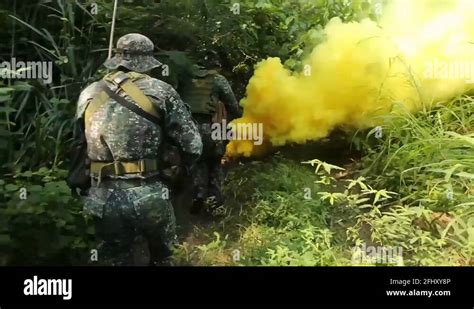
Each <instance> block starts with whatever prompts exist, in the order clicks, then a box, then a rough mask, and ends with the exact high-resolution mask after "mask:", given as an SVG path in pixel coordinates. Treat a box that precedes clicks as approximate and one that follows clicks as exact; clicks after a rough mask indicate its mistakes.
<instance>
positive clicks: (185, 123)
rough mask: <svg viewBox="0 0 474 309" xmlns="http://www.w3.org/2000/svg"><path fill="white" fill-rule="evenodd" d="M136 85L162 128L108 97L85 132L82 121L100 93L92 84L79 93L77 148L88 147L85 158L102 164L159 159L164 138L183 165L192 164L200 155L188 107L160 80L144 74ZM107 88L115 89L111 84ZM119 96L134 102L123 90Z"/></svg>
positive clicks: (196, 132)
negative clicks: (173, 148)
mask: <svg viewBox="0 0 474 309" xmlns="http://www.w3.org/2000/svg"><path fill="white" fill-rule="evenodd" d="M135 84H136V86H138V87H139V88H140V89H141V90H142V91H143V92H144V93H145V94H146V95H147V96H148V97H149V98H150V100H151V102H152V103H153V105H154V107H155V108H156V110H157V111H158V113H159V114H160V118H161V119H162V120H163V123H162V125H161V126H159V125H156V124H155V123H152V122H150V121H148V120H146V119H144V118H143V117H141V116H139V115H137V114H136V113H134V112H132V111H130V110H129V109H127V108H125V107H123V106H121V105H120V104H118V103H117V102H115V101H114V100H113V99H110V98H109V100H108V102H107V103H106V104H105V105H104V106H102V107H101V108H100V109H99V110H97V111H96V112H95V113H94V115H92V117H91V121H90V123H91V124H90V127H89V129H88V130H85V129H84V124H83V123H84V120H83V119H84V113H85V109H86V107H87V103H88V102H89V101H90V100H91V99H92V98H94V96H96V95H97V94H98V93H99V92H100V91H101V90H100V87H99V83H97V82H96V83H93V84H91V85H90V86H88V87H87V88H86V89H85V90H84V91H83V92H82V93H81V95H80V97H79V102H78V105H77V111H76V120H77V125H76V139H77V140H78V141H79V144H80V147H86V148H87V157H88V158H89V159H90V160H92V161H104V162H111V161H134V160H140V159H145V158H158V157H159V156H160V154H161V152H162V150H163V149H162V147H163V141H164V140H165V139H167V140H168V141H170V142H172V143H173V144H175V145H176V146H177V147H178V148H179V150H180V151H181V152H182V160H183V162H184V163H185V164H186V165H188V166H191V165H193V164H194V163H195V162H196V160H197V159H199V157H200V155H201V153H202V140H201V137H200V135H199V131H198V129H197V126H196V123H195V122H194V121H193V119H192V117H191V114H190V111H189V108H188V107H187V106H186V105H185V104H184V103H183V101H182V100H181V98H180V97H179V95H178V93H177V92H176V91H175V90H174V89H173V88H172V87H171V86H170V85H169V84H167V83H165V82H163V81H160V80H157V79H154V78H151V77H149V76H147V75H146V77H145V78H143V79H140V80H138V81H136V82H135ZM108 86H109V87H110V88H111V89H112V90H116V88H115V86H114V85H113V84H110V83H109V84H108ZM119 95H121V96H123V97H125V98H126V99H128V100H129V101H131V102H133V101H132V100H131V99H130V98H129V96H128V95H126V94H125V93H124V92H123V91H120V92H119ZM123 177H125V178H136V177H138V176H136V175H127V176H123Z"/></svg>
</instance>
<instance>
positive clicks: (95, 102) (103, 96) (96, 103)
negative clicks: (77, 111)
mask: <svg viewBox="0 0 474 309" xmlns="http://www.w3.org/2000/svg"><path fill="white" fill-rule="evenodd" d="M108 99H109V95H108V94H107V93H105V91H102V92H100V93H99V94H98V95H97V96H96V97H95V98H94V99H92V100H91V101H90V102H89V103H88V104H87V107H86V110H85V112H84V124H85V127H86V128H87V127H88V126H89V122H90V119H91V117H92V115H94V114H95V112H96V111H97V110H98V109H99V108H100V107H101V106H102V105H104V104H105V103H106V102H107V100H108Z"/></svg>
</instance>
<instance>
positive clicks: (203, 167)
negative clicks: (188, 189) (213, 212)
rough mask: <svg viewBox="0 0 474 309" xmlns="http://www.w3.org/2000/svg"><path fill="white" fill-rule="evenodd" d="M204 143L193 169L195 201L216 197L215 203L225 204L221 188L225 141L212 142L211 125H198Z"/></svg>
mask: <svg viewBox="0 0 474 309" xmlns="http://www.w3.org/2000/svg"><path fill="white" fill-rule="evenodd" d="M198 128H199V132H200V134H201V138H202V142H203V152H202V155H201V157H200V159H199V160H198V162H197V163H196V165H195V166H194V169H193V173H192V174H193V185H194V199H204V200H205V199H207V198H209V197H214V198H215V202H216V203H217V204H218V205H220V204H222V203H223V200H224V199H223V196H222V192H221V188H222V185H223V182H224V171H223V169H222V165H221V160H222V157H223V156H224V153H225V145H224V142H223V141H215V140H212V137H211V125H210V124H208V123H204V124H199V125H198Z"/></svg>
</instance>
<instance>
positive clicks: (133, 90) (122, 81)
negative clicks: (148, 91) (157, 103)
mask: <svg viewBox="0 0 474 309" xmlns="http://www.w3.org/2000/svg"><path fill="white" fill-rule="evenodd" d="M143 77H144V75H143V74H139V73H134V72H130V73H128V74H125V73H123V72H121V71H119V72H116V73H113V74H111V75H107V76H105V77H104V79H105V80H107V81H110V82H112V83H113V84H115V85H116V86H117V87H119V88H121V89H122V90H123V91H124V92H125V93H126V94H127V95H128V96H129V97H130V98H132V100H133V101H134V102H136V103H137V104H138V106H140V108H141V109H142V110H144V111H145V112H146V113H148V114H151V115H152V116H154V117H156V118H159V117H160V115H159V114H158V112H157V111H156V109H155V107H154V106H153V103H152V102H151V101H150V99H149V98H148V97H147V96H146V95H145V93H143V91H142V90H141V89H140V88H138V87H137V86H136V85H135V84H134V81H136V80H139V79H141V78H143ZM107 88H108V87H107ZM114 99H115V98H114Z"/></svg>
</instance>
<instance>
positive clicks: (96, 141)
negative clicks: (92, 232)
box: [70, 34, 202, 266]
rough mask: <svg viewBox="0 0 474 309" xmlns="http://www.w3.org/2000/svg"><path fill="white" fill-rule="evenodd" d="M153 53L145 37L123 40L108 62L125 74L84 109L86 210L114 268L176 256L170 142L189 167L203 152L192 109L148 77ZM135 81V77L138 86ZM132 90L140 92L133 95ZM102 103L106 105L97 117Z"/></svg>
mask: <svg viewBox="0 0 474 309" xmlns="http://www.w3.org/2000/svg"><path fill="white" fill-rule="evenodd" d="M153 50H154V45H153V42H152V41H151V40H150V39H148V38H147V37H145V36H143V35H140V34H127V35H125V36H123V37H121V38H120V39H119V40H118V42H117V54H116V55H115V57H113V58H111V59H109V60H107V61H106V62H105V66H106V67H107V68H108V69H110V70H113V71H114V72H119V73H117V74H115V75H112V78H108V79H106V78H104V79H103V80H102V81H101V82H96V83H93V84H91V85H90V86H88V87H87V88H86V89H85V90H84V91H83V92H82V93H81V95H80V98H79V102H78V106H77V114H76V119H77V129H76V130H77V136H76V137H77V139H78V140H79V141H80V142H79V147H82V150H79V151H84V149H86V151H87V155H86V157H87V159H88V160H89V161H90V164H89V165H85V166H86V167H85V168H88V169H90V176H91V178H90V180H91V183H90V188H89V189H88V194H87V196H86V198H85V211H86V212H87V213H90V214H92V215H93V216H95V217H96V218H97V225H96V227H97V228H96V230H97V236H98V238H99V239H100V240H101V245H100V247H99V248H98V258H99V262H102V264H106V265H119V266H121V265H157V264H159V263H161V262H162V261H164V260H166V258H167V257H169V256H170V255H171V250H170V249H171V246H172V245H173V243H174V242H175V241H176V233H175V216H174V212H173V208H172V205H171V203H170V201H169V195H170V194H169V191H168V188H167V186H166V185H165V184H164V183H163V181H162V180H161V179H160V170H159V165H160V162H159V159H158V158H159V157H160V155H161V152H162V147H163V140H164V139H165V138H167V139H168V140H171V141H172V142H174V144H175V145H176V146H177V147H178V148H179V149H180V150H181V152H182V153H181V157H182V160H183V161H184V162H185V164H186V166H187V167H191V166H192V165H193V164H195V162H196V160H197V159H198V158H199V157H200V155H201V153H202V141H201V137H200V135H199V131H198V128H197V126H196V123H195V122H194V121H193V119H192V117H191V113H190V111H189V107H187V106H186V105H185V104H184V103H183V102H182V100H181V98H180V96H179V95H178V94H177V92H176V91H175V90H174V89H173V88H172V87H171V86H170V85H169V84H167V83H165V82H163V81H160V80H157V79H154V78H151V77H149V76H148V75H146V74H143V73H146V72H149V71H150V70H152V69H153V68H156V67H158V66H160V63H159V62H158V61H157V60H156V59H155V58H154V57H153ZM114 72H113V73H114ZM120 72H124V73H125V74H126V75H123V74H124V73H120ZM130 73H131V74H130ZM138 73H142V74H138ZM133 74H135V75H133ZM124 76H125V77H124ZM128 77H130V78H131V77H134V78H133V79H132V82H131V83H128V82H129V81H128V80H126V79H127V78H128ZM124 79H125V80H126V83H128V84H126V83H123V82H124ZM122 85H123V86H122ZM104 86H105V87H109V89H111V90H113V91H114V92H115V93H116V94H118V95H119V96H120V97H122V98H124V99H125V101H128V102H129V104H130V103H131V104H132V105H134V106H135V107H138V108H139V109H140V108H142V107H143V106H142V105H140V104H137V102H138V101H139V100H136V99H135V97H138V98H141V99H144V100H145V101H146V100H148V102H151V104H150V105H151V108H152V109H153V110H154V111H153V112H154V113H155V116H156V117H157V118H156V119H158V120H159V122H157V123H153V122H151V121H150V120H149V119H146V118H144V117H142V116H141V115H140V114H137V113H135V112H134V111H133V110H132V109H130V108H126V107H125V106H124V105H122V104H119V103H118V102H119V101H121V100H118V99H117V100H114V99H113V97H110V96H109V97H107V96H104V93H107V92H106V91H105V92H104V91H102V89H105V88H103V87H104ZM126 86H127V87H128V88H127V87H126ZM130 87H131V89H135V90H137V89H138V93H137V91H135V92H134V93H133V95H131V92H130V91H128V90H129V88H130ZM134 87H135V88H134ZM143 94H144V96H142V95H143ZM100 97H102V99H104V102H102V103H101V104H99V105H97V104H96V105H93V106H96V107H95V108H94V111H93V112H91V111H89V110H88V109H91V105H92V104H93V102H95V101H94V100H95V99H96V98H100ZM143 97H145V98H143ZM75 163H76V164H79V165H81V164H82V162H77V160H76V162H75ZM77 169H78V167H77V166H73V167H72V170H73V172H70V178H72V177H71V173H72V175H74V174H80V173H82V172H79V173H78V172H77ZM74 170H75V171H74ZM70 183H74V181H70ZM70 186H71V187H73V188H74V185H70ZM86 187H87V186H86ZM82 189H84V188H82Z"/></svg>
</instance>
